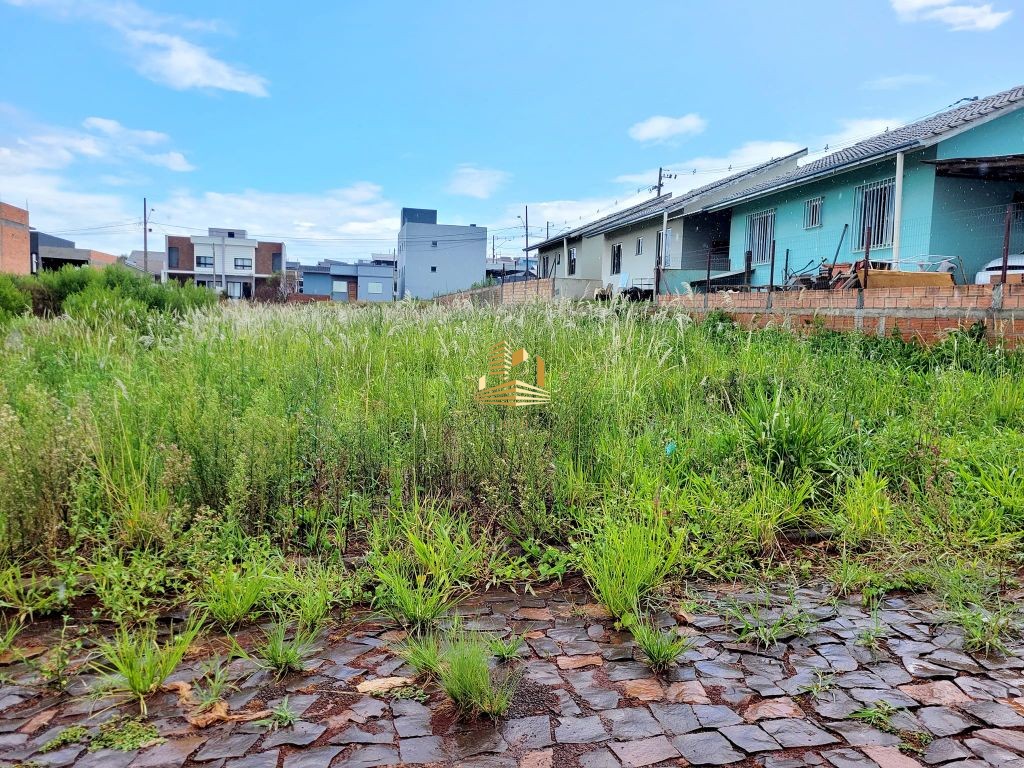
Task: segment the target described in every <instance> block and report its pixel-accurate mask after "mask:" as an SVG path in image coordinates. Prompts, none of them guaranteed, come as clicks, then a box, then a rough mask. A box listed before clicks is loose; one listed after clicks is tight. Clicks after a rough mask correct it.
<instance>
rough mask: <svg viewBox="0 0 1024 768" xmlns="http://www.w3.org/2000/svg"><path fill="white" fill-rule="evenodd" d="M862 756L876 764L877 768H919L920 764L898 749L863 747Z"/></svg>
mask: <svg viewBox="0 0 1024 768" xmlns="http://www.w3.org/2000/svg"><path fill="white" fill-rule="evenodd" d="M864 754H865V755H867V756H868V757H870V758H871V759H872V760H874V761H875V762H876V763H878V766H879V768H921V763H919V762H918V761H917V760H915V759H914V758H912V757H910V755H905V754H904V753H902V752H900V750H899V748H898V747H864Z"/></svg>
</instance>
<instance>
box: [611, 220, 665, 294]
mask: <svg viewBox="0 0 1024 768" xmlns="http://www.w3.org/2000/svg"><path fill="white" fill-rule="evenodd" d="M661 225H662V219H661V217H659V218H658V219H657V220H653V219H648V220H646V221H644V222H641V223H638V224H634V225H632V226H629V227H624V228H622V229H617V230H614V231H612V232H606V233H605V234H604V236H603V237H602V238H591V239H594V240H597V239H603V241H604V243H603V249H602V255H601V282H602V283H603V284H605V285H607V284H608V283H611V284H612V285H613V286H614V287H615V288H618V287H619V284H620V281H621V280H622V277H623V275H626V276H628V278H629V279H628V280H627V282H626V285H625V287H626V288H628V287H629V286H630V284H632V283H638V284H639V281H645V283H644V284H645V285H648V284H649V285H651V286H653V284H654V283H653V280H654V261H655V255H656V253H657V244H658V241H657V238H658V232H659V231H660V230H661ZM672 234H673V237H672V239H673V240H675V239H676V236H675V232H674V231H673V233H672ZM638 237H643V239H644V249H643V253H641V254H638V253H637V252H636V241H637V238H638ZM618 243H621V244H622V269H621V272H620V273H619V274H615V275H613V274H612V247H613V246H614V245H616V244H618Z"/></svg>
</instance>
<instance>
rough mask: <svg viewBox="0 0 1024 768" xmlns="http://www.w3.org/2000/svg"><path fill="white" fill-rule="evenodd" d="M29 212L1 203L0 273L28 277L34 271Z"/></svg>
mask: <svg viewBox="0 0 1024 768" xmlns="http://www.w3.org/2000/svg"><path fill="white" fill-rule="evenodd" d="M31 253H32V250H31V244H30V240H29V233H28V211H26V210H25V209H24V208H16V207H15V206H13V205H8V204H7V203H0V272H8V273H10V274H14V275H27V274H29V273H30V272H31V271H32V257H31Z"/></svg>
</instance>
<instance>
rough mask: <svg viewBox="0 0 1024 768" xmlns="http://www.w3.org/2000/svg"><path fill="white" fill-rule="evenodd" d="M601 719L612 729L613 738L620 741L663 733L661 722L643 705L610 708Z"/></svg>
mask: <svg viewBox="0 0 1024 768" xmlns="http://www.w3.org/2000/svg"><path fill="white" fill-rule="evenodd" d="M601 719H602V720H604V722H605V725H606V726H607V727H608V728H609V730H610V731H611V734H612V738H613V739H619V740H620V741H628V740H632V739H641V738H644V737H645V736H659V735H661V734H662V733H663V729H662V726H661V724H660V723H659V722H658V721H657V720H655V719H654V717H653V716H652V715H651V713H650V712H648V711H647V710H646V709H644V708H643V707H630V708H628V709H610V710H608V711H607V712H604V713H602V715H601Z"/></svg>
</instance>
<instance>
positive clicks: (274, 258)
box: [270, 253, 283, 272]
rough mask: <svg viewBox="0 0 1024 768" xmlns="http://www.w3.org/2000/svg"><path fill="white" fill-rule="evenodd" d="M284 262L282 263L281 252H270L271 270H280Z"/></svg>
mask: <svg viewBox="0 0 1024 768" xmlns="http://www.w3.org/2000/svg"><path fill="white" fill-rule="evenodd" d="M282 266H283V264H282V263H281V254H280V253H272V254H270V271H271V272H280V271H281V268H282Z"/></svg>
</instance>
